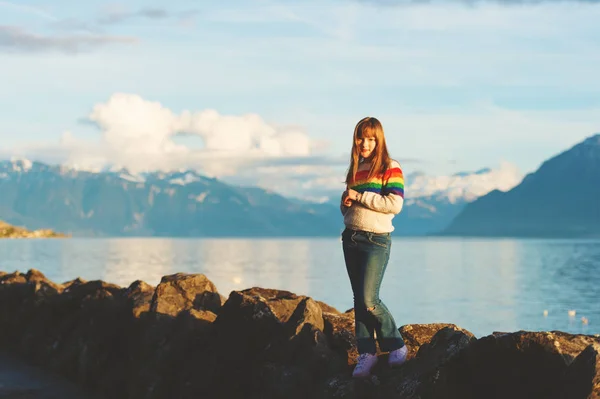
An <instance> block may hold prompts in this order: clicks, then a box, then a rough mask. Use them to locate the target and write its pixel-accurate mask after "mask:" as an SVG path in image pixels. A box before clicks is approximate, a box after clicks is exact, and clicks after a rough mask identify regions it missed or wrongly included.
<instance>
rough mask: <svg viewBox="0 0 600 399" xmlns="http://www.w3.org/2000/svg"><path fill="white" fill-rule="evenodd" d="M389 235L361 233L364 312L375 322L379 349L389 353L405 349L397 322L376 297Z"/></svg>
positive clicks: (385, 262)
mask: <svg viewBox="0 0 600 399" xmlns="http://www.w3.org/2000/svg"><path fill="white" fill-rule="evenodd" d="M391 244H392V241H391V236H390V235H389V234H374V233H364V239H363V241H362V244H361V247H362V248H363V251H362V252H363V253H364V254H366V256H365V258H366V259H365V261H366V262H365V263H366V264H365V266H364V278H363V284H364V285H363V289H362V291H363V293H364V305H363V306H364V308H365V309H366V310H367V312H368V313H369V314H370V316H371V317H372V319H373V320H374V327H375V331H376V332H377V341H378V343H379V348H380V349H381V350H382V351H384V352H391V351H393V350H396V349H399V348H401V347H403V346H404V340H403V339H402V336H401V335H400V332H399V331H398V327H397V326H396V322H395V320H394V317H393V316H392V314H391V312H390V311H389V309H388V308H387V306H386V305H385V304H384V303H383V301H382V300H381V298H380V297H379V290H380V287H381V283H382V281H383V276H384V274H385V270H386V268H387V265H388V261H389V258H390V250H391Z"/></svg>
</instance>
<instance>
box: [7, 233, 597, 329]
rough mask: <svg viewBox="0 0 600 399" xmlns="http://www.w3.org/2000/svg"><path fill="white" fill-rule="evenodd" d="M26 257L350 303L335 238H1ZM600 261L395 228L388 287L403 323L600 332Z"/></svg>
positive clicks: (575, 250)
mask: <svg viewBox="0 0 600 399" xmlns="http://www.w3.org/2000/svg"><path fill="white" fill-rule="evenodd" d="M30 268H35V269H39V270H40V271H42V272H43V273H44V274H45V275H46V276H47V277H48V278H50V279H52V280H53V281H55V282H65V281H68V280H71V279H74V278H76V277H81V278H83V279H85V280H96V279H101V280H105V281H108V282H111V283H115V284H118V285H120V286H128V285H129V284H130V283H131V282H133V281H135V280H143V281H145V282H147V283H150V284H153V285H156V284H157V283H158V282H159V281H160V278H161V277H162V276H163V275H167V274H173V273H177V272H188V273H204V274H205V275H206V276H207V277H208V278H209V279H210V280H212V281H213V282H214V283H215V284H216V286H217V288H218V290H219V292H221V293H222V294H223V295H225V296H227V295H228V294H229V292H230V291H231V290H240V289H244V288H250V287H253V286H260V287H265V288H277V289H283V290H288V291H292V292H294V293H296V294H302V295H308V296H311V297H313V298H314V299H317V300H321V301H324V302H326V303H328V304H330V305H332V306H334V307H336V308H338V309H339V310H341V311H345V310H347V309H349V308H351V307H352V291H351V290H350V283H349V281H348V277H347V275H346V270H345V266H344V262H343V256H342V251H341V242H340V240H339V238H315V239H310V238H309V239H267V238H265V239H164V238H72V239H64V240H56V239H53V240H47V239H28V240H0V270H3V271H6V272H12V271H15V270H18V271H21V272H26V271H27V270H28V269H30ZM599 272H600V240H545V239H544V240H542V239H539V240H538V239H471V238H469V239H467V238H429V237H428V238H421V237H419V238H417V237H413V238H405V237H396V238H394V240H393V244H392V255H391V258H390V264H389V266H388V269H387V272H386V276H385V278H384V282H383V286H382V288H381V297H382V299H383V300H384V302H385V303H386V304H387V306H388V307H389V308H390V310H391V311H392V313H393V314H394V317H395V318H396V321H397V323H398V325H399V326H400V325H403V324H413V323H432V322H448V323H455V324H457V325H459V326H461V327H463V328H466V329H467V330H469V331H471V332H473V333H474V334H475V335H476V336H478V337H481V336H484V335H487V334H490V333H492V332H493V331H517V330H531V331H540V330H562V331H566V332H571V333H582V334H599V333H600V273H599ZM569 311H575V314H572V313H573V312H571V314H569ZM586 321H587V322H586Z"/></svg>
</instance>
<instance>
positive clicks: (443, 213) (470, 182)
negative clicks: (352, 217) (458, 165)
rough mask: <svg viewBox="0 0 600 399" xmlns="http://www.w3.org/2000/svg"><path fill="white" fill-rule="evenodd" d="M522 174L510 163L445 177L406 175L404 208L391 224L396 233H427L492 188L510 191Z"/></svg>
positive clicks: (446, 224)
mask: <svg viewBox="0 0 600 399" xmlns="http://www.w3.org/2000/svg"><path fill="white" fill-rule="evenodd" d="M522 178H523V175H522V174H521V173H520V172H519V171H518V170H517V169H516V168H515V167H514V166H512V165H510V164H507V163H503V164H501V165H500V167H499V168H497V169H490V168H485V169H480V170H478V171H475V172H459V173H455V174H452V175H446V176H428V175H426V174H424V173H421V172H415V173H411V174H408V175H407V176H406V188H405V198H406V199H405V202H404V209H403V210H402V212H401V213H400V215H398V216H397V220H395V223H394V225H395V226H396V234H399V235H427V234H432V233H437V232H439V231H440V230H442V229H444V228H446V227H447V226H448V225H449V224H450V223H451V222H452V220H453V219H454V218H455V217H456V216H457V215H458V214H459V213H460V212H461V211H462V210H463V208H464V207H465V206H466V205H467V204H468V203H470V202H472V201H474V200H475V199H477V198H479V197H480V196H482V195H485V194H487V193H488V192H490V191H492V190H495V189H497V190H503V191H506V190H509V189H511V188H513V187H514V186H516V185H517V184H519V182H520V181H521V180H522Z"/></svg>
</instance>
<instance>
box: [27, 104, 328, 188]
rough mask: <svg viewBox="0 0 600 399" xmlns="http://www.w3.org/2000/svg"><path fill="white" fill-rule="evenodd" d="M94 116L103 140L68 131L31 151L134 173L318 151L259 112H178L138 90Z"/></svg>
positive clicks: (232, 167) (221, 170) (230, 168)
mask: <svg viewBox="0 0 600 399" xmlns="http://www.w3.org/2000/svg"><path fill="white" fill-rule="evenodd" d="M89 120H90V122H93V123H94V124H96V125H97V126H98V127H99V129H100V138H99V140H97V141H90V140H86V139H79V138H77V136H76V135H74V134H73V133H71V132H65V133H64V134H63V136H62V137H61V140H60V142H59V144H53V145H47V144H42V145H35V146H30V147H29V149H28V151H29V153H30V154H31V153H33V154H35V155H34V157H40V158H46V159H48V158H51V159H52V160H53V161H58V162H61V163H66V164H68V165H73V166H77V167H79V168H85V169H93V170H97V169H101V168H103V167H106V166H110V165H112V166H117V167H124V168H127V169H129V170H131V171H132V172H139V171H144V170H174V169H182V168H184V169H188V168H189V169H199V170H201V171H203V172H205V173H207V174H209V175H212V176H220V177H223V176H228V175H232V174H235V173H237V172H238V171H239V169H240V168H243V167H247V166H248V165H252V164H253V163H257V164H259V163H261V162H262V163H264V162H265V160H271V161H273V162H275V163H277V162H280V161H285V160H286V159H293V160H294V162H295V163H298V162H302V159H305V160H306V162H308V163H310V162H311V156H312V155H313V154H312V149H313V145H314V143H313V141H312V140H311V138H310V137H309V136H308V135H307V134H306V132H304V131H302V130H300V129H299V128H294V127H280V126H276V125H274V124H270V123H268V122H266V121H264V120H263V119H262V118H261V117H260V116H259V115H256V114H246V115H239V116H237V115H221V114H219V113H218V112H217V111H216V110H212V109H207V110H203V111H196V112H193V111H187V110H186V111H183V112H181V113H179V114H177V113H175V112H173V111H172V110H170V109H169V108H167V107H165V106H163V105H162V104H161V103H159V102H155V101H149V100H146V99H144V98H142V97H140V96H138V95H134V94H126V93H117V94H114V95H112V96H111V97H110V98H109V99H108V101H107V102H105V103H100V104H97V105H96V106H94V107H93V110H92V112H91V113H90V115H89ZM178 134H185V135H193V136H197V137H199V138H201V139H202V141H203V143H204V146H203V148H201V149H200V150H193V149H190V148H188V147H187V146H185V145H183V144H177V143H176V142H175V141H174V138H175V136H176V135H178ZM317 144H318V143H317Z"/></svg>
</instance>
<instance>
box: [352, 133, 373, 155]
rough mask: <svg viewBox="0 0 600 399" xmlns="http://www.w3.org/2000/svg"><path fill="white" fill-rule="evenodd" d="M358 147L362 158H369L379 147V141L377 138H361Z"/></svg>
mask: <svg viewBox="0 0 600 399" xmlns="http://www.w3.org/2000/svg"><path fill="white" fill-rule="evenodd" d="M356 146H357V147H358V151H359V152H360V156H361V157H363V158H369V157H370V156H371V155H373V151H374V150H375V147H377V141H376V140H375V137H359V138H358V140H357V141H356Z"/></svg>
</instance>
